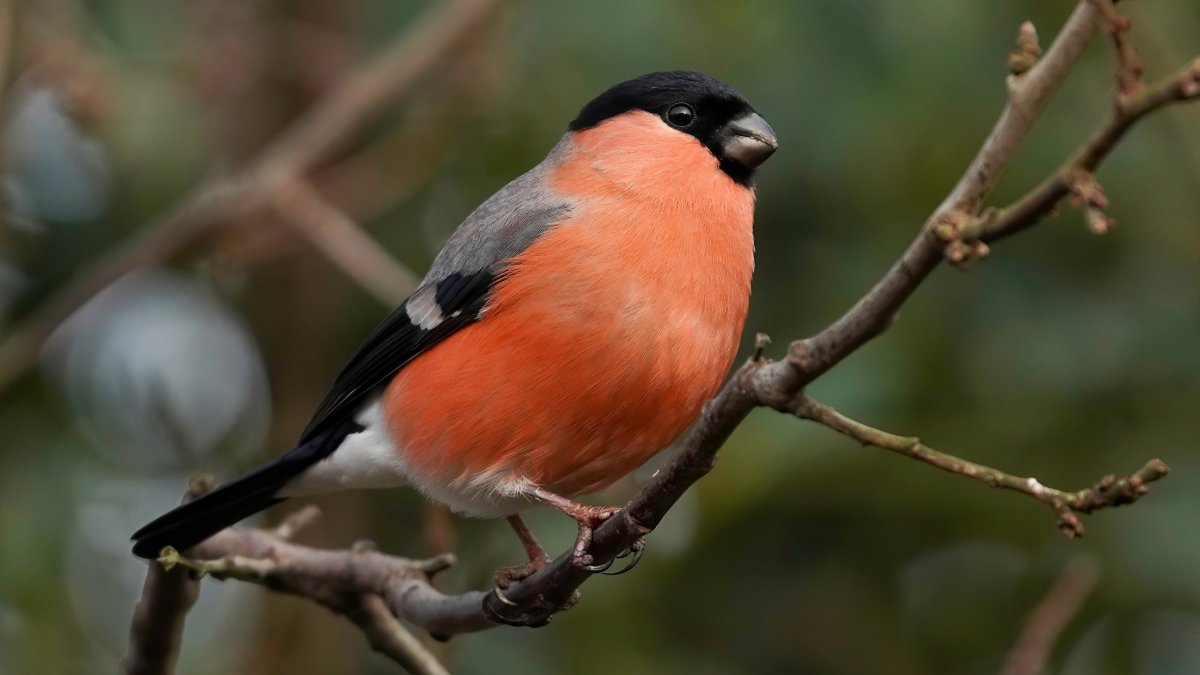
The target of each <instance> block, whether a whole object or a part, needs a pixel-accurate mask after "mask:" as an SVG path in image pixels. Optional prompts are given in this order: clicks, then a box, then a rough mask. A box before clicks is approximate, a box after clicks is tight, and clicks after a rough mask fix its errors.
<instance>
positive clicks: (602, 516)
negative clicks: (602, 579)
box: [530, 487, 646, 574]
mask: <svg viewBox="0 0 1200 675" xmlns="http://www.w3.org/2000/svg"><path fill="white" fill-rule="evenodd" d="M530 495H531V496H532V497H533V498H534V499H536V500H538V501H539V502H541V503H543V504H545V505H547V506H552V507H554V508H556V509H558V510H559V511H561V512H563V513H565V514H566V515H568V516H570V517H571V519H572V520H574V521H575V522H576V523H579V535H578V536H577V537H575V548H574V550H573V554H572V556H571V562H572V563H574V564H575V565H576V566H578V567H582V568H583V569H586V570H588V571H589V572H605V571H606V570H608V568H609V567H610V566H611V565H612V562H611V561H610V562H608V563H606V564H604V565H592V563H593V559H592V556H591V554H589V553H588V552H587V550H588V547H590V546H591V545H592V531H593V530H594V529H595V528H596V527H598V526H599V525H600V523H603V522H604V521H606V520H608V519H609V518H612V517H613V515H614V514H616V513H618V512H619V511H620V510H621V507H620V506H589V505H587V504H580V503H579V502H577V501H574V500H571V499H567V498H566V497H564V496H562V495H560V494H557V493H554V492H551V491H549V490H547V489H545V488H540V487H538V488H534V489H533V491H532V492H531V493H530ZM645 545H646V544H645V542H644V541H643V540H641V539H639V540H637V541H636V542H635V543H634V545H633V546H632V547H631V548H630V551H631V552H634V553H636V554H637V557H636V558H634V561H633V563H632V564H631V565H629V566H628V567H626V568H625V569H623V570H621V572H626V571H628V570H629V569H630V568H632V567H633V565H636V564H637V561H638V559H640V558H641V555H640V554H641V551H642V549H643V548H645ZM627 555H629V553H628V552H625V553H622V554H621V555H619V556H617V557H619V558H623V557H625V556H627ZM619 573H620V572H618V574H619Z"/></svg>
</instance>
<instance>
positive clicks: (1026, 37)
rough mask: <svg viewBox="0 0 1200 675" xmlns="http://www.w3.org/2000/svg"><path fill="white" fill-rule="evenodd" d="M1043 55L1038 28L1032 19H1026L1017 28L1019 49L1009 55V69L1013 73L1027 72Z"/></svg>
mask: <svg viewBox="0 0 1200 675" xmlns="http://www.w3.org/2000/svg"><path fill="white" fill-rule="evenodd" d="M1041 55H1042V46H1041V45H1040V44H1039V43H1038V34H1037V28H1035V27H1034V25H1033V22H1032V21H1026V22H1025V23H1023V24H1021V27H1020V28H1019V29H1017V49H1016V51H1014V52H1012V53H1011V54H1009V55H1008V70H1009V72H1011V73H1012V74H1013V75H1020V74H1022V73H1025V72H1026V71H1028V70H1029V69H1030V68H1033V66H1034V65H1035V64H1036V63H1037V61H1038V58H1040V57H1041Z"/></svg>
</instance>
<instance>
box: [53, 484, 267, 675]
mask: <svg viewBox="0 0 1200 675" xmlns="http://www.w3.org/2000/svg"><path fill="white" fill-rule="evenodd" d="M184 485H186V476H185V474H183V473H177V474H172V475H168V476H165V477H162V478H157V479H152V480H146V479H137V480H115V479H107V478H104V477H97V476H95V475H92V476H89V477H88V483H87V487H86V488H85V489H87V490H88V491H89V492H90V495H89V498H85V500H84V501H83V502H82V505H81V506H80V508H79V511H78V512H77V513H76V518H75V522H74V524H73V526H72V527H70V528H68V529H66V530H64V531H63V534H64V535H65V539H66V557H65V569H64V570H63V572H64V574H63V576H64V580H65V583H66V587H67V595H68V598H69V600H70V604H71V608H72V610H73V611H74V615H75V619H76V621H77V622H78V624H79V627H80V629H81V630H82V631H83V633H84V634H85V635H86V636H87V637H88V639H89V640H90V642H91V643H92V644H91V646H92V648H93V649H92V652H93V654H92V657H91V658H89V659H88V664H87V666H86V670H84V671H83V672H88V673H93V672H95V673H101V672H113V670H114V669H115V668H116V666H117V664H118V663H119V661H120V658H121V657H122V655H123V654H124V653H125V649H126V647H127V643H128V639H129V624H130V621H131V620H132V618H133V608H134V605H135V604H136V603H137V600H138V598H139V597H141V592H142V583H143V582H144V580H145V578H146V565H147V563H145V562H144V561H141V560H137V559H135V558H134V557H133V556H132V555H131V554H130V552H129V534H130V533H131V532H132V531H133V529H134V528H135V527H137V525H141V524H142V523H144V522H146V521H147V520H149V519H150V518H152V517H154V516H156V515H158V514H159V512H160V510H161V508H160V507H161V505H162V504H164V503H178V501H179V498H180V496H181V495H182V494H183V486H184ZM261 597H262V591H261V589H259V588H256V587H254V586H252V585H249V584H234V583H231V584H213V583H206V584H204V592H202V593H201V594H200V599H199V601H198V602H197V603H196V606H195V607H194V608H193V609H192V611H191V612H190V614H189V621H188V625H187V626H188V635H187V637H188V639H187V643H186V645H185V649H184V652H183V654H182V655H181V657H182V658H181V664H180V665H181V667H180V671H181V672H197V673H198V672H204V673H224V672H229V669H230V668H231V667H233V666H234V665H235V664H236V663H237V659H238V657H239V652H240V650H241V649H242V648H243V647H245V646H247V645H248V644H250V643H251V642H252V641H253V640H254V639H255V637H256V636H255V635H254V631H253V630H247V628H250V627H253V626H256V625H258V620H257V618H256V615H257V614H258V612H259V607H260V605H259V603H260V599H261ZM189 657H190V658H189Z"/></svg>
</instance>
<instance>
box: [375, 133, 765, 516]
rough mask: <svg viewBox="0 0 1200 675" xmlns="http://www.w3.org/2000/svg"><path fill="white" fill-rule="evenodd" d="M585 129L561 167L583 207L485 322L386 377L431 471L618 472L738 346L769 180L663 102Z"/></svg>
mask: <svg viewBox="0 0 1200 675" xmlns="http://www.w3.org/2000/svg"><path fill="white" fill-rule="evenodd" d="M571 142H572V143H573V147H569V148H567V149H566V152H565V153H564V154H566V155H567V156H569V157H570V158H571V160H570V161H569V162H567V163H563V164H561V165H558V166H554V167H552V168H551V169H550V172H549V175H548V177H549V179H550V181H551V183H552V185H553V188H554V189H555V190H556V191H558V192H560V193H561V194H563V195H564V196H566V197H568V198H569V199H571V201H572V202H574V203H575V204H578V205H579V207H578V208H577V209H576V210H575V211H574V212H572V214H571V215H570V216H569V217H568V218H567V219H566V220H565V221H564V222H561V223H559V224H557V225H555V226H554V227H552V228H551V229H550V230H549V231H548V232H547V233H546V234H545V235H543V236H542V237H541V238H539V239H538V241H537V242H535V243H534V244H533V245H532V246H530V247H529V248H528V249H526V250H525V251H524V252H522V253H521V254H520V255H518V256H517V257H516V258H515V259H514V260H513V261H512V263H511V264H510V266H509V268H508V271H507V272H506V273H505V274H504V276H503V277H502V279H501V280H500V281H499V283H498V285H497V287H496V290H495V291H494V293H493V295H492V297H491V299H490V300H489V302H488V303H487V305H486V309H485V311H484V317H485V319H484V320H483V321H481V322H479V323H476V324H473V325H471V326H468V327H466V328H464V329H462V330H460V331H459V332H457V333H455V334H454V335H452V336H450V337H449V338H447V339H446V340H445V341H444V342H442V343H441V344H439V345H437V346H436V347H434V348H433V349H431V350H430V351H429V352H427V353H426V354H424V355H422V356H421V358H419V359H417V360H415V361H414V362H413V363H412V364H410V365H409V366H408V367H406V368H405V369H404V370H402V371H401V372H400V373H399V374H398V375H397V376H396V378H395V379H394V380H393V381H392V383H391V384H390V385H389V386H388V388H387V390H386V392H385V394H384V409H385V411H386V422H387V426H388V429H389V431H390V432H391V435H392V438H393V440H394V442H395V444H396V447H397V452H400V453H402V454H403V456H404V459H405V461H406V463H407V464H408V466H409V469H410V471H411V473H412V475H413V477H414V478H416V479H417V481H418V482H419V483H426V484H428V483H437V484H450V485H461V486H465V485H467V484H470V483H472V482H473V481H475V480H476V479H478V478H479V477H480V476H483V475H487V476H488V477H489V479H495V480H501V481H503V480H512V481H519V480H527V481H530V482H532V483H534V484H536V485H540V486H543V487H546V488H548V489H550V490H552V491H554V492H558V493H560V494H566V495H574V494H580V493H583V492H589V491H593V490H597V489H599V488H602V487H605V486H607V485H609V484H611V483H612V482H614V481H615V480H617V479H618V478H620V477H622V476H624V475H625V474H627V473H628V472H630V471H631V470H633V469H634V468H636V467H637V466H639V465H640V464H642V463H643V462H645V461H646V460H647V459H648V458H649V457H650V456H652V455H653V454H654V453H655V452H657V451H658V450H660V449H661V448H662V447H664V446H666V445H667V444H669V443H670V442H671V441H672V440H673V439H674V438H675V437H676V436H678V435H679V434H680V433H681V432H682V431H683V430H684V429H685V428H686V427H687V425H688V424H689V423H690V422H691V421H692V420H694V419H695V418H696V415H697V414H698V413H699V411H700V407H701V406H702V405H703V403H704V401H705V400H706V399H707V398H708V397H709V396H711V395H712V394H713V392H714V391H715V390H716V388H717V387H718V386H719V384H720V382H721V379H722V378H723V376H724V374H725V372H727V370H728V368H729V365H730V364H731V362H732V360H733V358H734V355H735V353H736V351H737V344H738V337H739V335H740V333H741V329H742V323H743V321H744V319H745V316H746V308H747V302H748V298H749V291H750V277H751V273H752V271H753V267H754V259H753V236H752V221H753V208H754V193H753V191H752V190H750V189H747V188H745V187H743V186H741V185H737V184H735V183H734V182H733V181H731V180H730V179H729V177H728V176H726V175H725V174H723V173H722V172H721V171H720V170H719V169H718V167H717V159H716V158H715V157H714V156H713V155H712V153H710V152H709V151H708V149H707V148H705V147H704V146H703V145H702V144H701V143H700V142H698V141H697V140H696V139H695V138H693V137H691V136H688V135H685V134H680V133H678V132H677V131H675V130H673V129H670V128H669V127H667V126H666V125H664V124H663V123H662V122H661V120H660V119H659V118H658V117H657V116H655V115H651V114H650V113H647V112H641V111H638V112H631V113H626V114H624V115H621V116H619V117H616V118H614V119H611V120H609V121H607V122H604V123H602V124H600V125H599V126H597V127H595V128H592V129H588V130H586V131H582V132H579V133H577V134H575V135H574V138H573V139H572V141H571ZM647 184H653V185H655V186H657V189H655V190H645V189H642V188H641V187H640V186H644V185H647Z"/></svg>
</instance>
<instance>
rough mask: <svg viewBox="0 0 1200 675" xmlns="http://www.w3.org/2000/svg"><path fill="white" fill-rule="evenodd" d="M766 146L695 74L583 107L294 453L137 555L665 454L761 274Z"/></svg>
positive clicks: (174, 518) (582, 518) (589, 482)
mask: <svg viewBox="0 0 1200 675" xmlns="http://www.w3.org/2000/svg"><path fill="white" fill-rule="evenodd" d="M776 147H777V143H776V139H775V134H774V132H773V131H772V130H771V127H770V126H769V125H768V124H767V123H766V121H765V120H763V118H762V117H760V116H759V115H758V114H757V113H756V112H755V110H754V108H753V107H751V105H750V104H749V103H748V102H747V101H746V99H744V98H743V97H742V96H741V95H739V94H738V93H737V92H735V91H734V90H733V89H731V88H729V87H728V86H726V85H725V84H723V83H721V82H719V81H717V80H715V79H713V78H711V77H709V76H707V75H703V74H701V73H696V72H690V71H672V72H661V73H652V74H649V75H645V76H642V77H639V78H637V79H634V80H630V81H628V82H623V83H621V84H618V85H616V86H615V87H612V88H611V89H609V90H608V91H605V92H604V93H602V94H601V95H600V96H598V97H596V98H595V99H594V100H592V101H591V102H589V103H588V104H587V105H586V106H584V107H583V109H582V111H580V113H579V116H578V117H576V118H575V120H574V121H573V122H571V124H570V126H569V128H568V131H567V132H566V134H565V135H564V136H563V137H562V139H561V140H559V142H558V144H557V145H555V146H554V148H553V149H552V150H551V151H550V154H549V155H548V156H547V157H546V159H545V160H543V161H542V162H541V163H540V164H538V165H537V166H536V167H534V168H533V169H532V170H530V171H529V172H528V173H526V174H524V175H522V176H521V177H519V178H517V179H516V180H514V181H512V182H511V183H509V184H508V185H506V186H505V187H504V188H502V189H501V190H500V191H499V192H497V193H496V194H494V195H492V197H490V198H489V199H488V200H487V201H485V202H484V203H483V204H482V205H480V206H479V208H477V209H476V210H475V211H474V212H473V213H472V214H471V215H470V216H468V217H467V219H466V220H465V221H464V222H463V223H462V224H461V225H460V226H459V227H458V229H457V230H456V231H455V232H454V234H453V235H452V236H451V237H450V239H449V240H448V241H447V242H446V244H445V246H444V247H443V248H442V250H441V251H440V252H439V253H438V255H437V257H436V258H435V259H434V261H433V265H432V267H431V269H430V270H429V274H428V275H426V277H425V279H424V280H423V281H422V283H421V285H420V286H419V287H418V288H417V290H416V291H415V292H413V294H412V295H411V296H410V297H409V298H408V299H407V300H406V301H405V302H404V304H402V305H401V306H400V307H399V308H397V309H396V310H395V311H394V312H392V313H391V315H389V316H388V317H387V318H386V319H384V320H383V322H382V323H381V324H379V326H378V327H377V328H376V329H375V331H374V332H373V333H371V335H370V336H368V337H367V339H366V341H365V342H364V343H363V344H362V346H360V347H359V349H358V351H357V352H356V353H355V354H354V356H353V357H352V358H351V359H350V362H349V363H348V364H347V365H346V366H345V368H344V369H343V370H342V372H341V374H340V375H338V377H337V379H336V381H335V382H334V383H333V387H332V389H331V390H330V392H329V394H328V395H327V396H326V397H325V400H324V401H323V402H322V403H321V405H320V407H319V408H318V409H317V411H316V414H315V415H314V416H313V418H312V421H311V422H309V424H308V427H307V428H306V429H305V430H304V433H303V434H302V435H301V437H300V442H299V445H297V447H296V448H295V449H293V450H291V451H289V452H287V453H286V454H284V455H283V456H281V457H279V458H278V459H276V460H275V461H273V462H271V463H269V464H267V465H265V466H263V467H261V468H259V469H257V470H255V471H253V472H252V473H249V474H247V475H245V476H243V477H241V478H238V479H237V480H234V481H232V482H230V483H228V484H225V485H222V486H221V487H220V488H218V489H217V490H215V491H213V492H211V493H209V494H208V495H205V496H204V497H201V498H200V499H197V500H195V501H193V502H190V503H187V504H184V505H182V506H180V507H178V508H176V509H175V510H173V511H171V512H169V513H167V514H166V515H163V516H161V517H160V518H158V519H156V520H154V521H153V522H151V523H150V524H148V525H146V526H145V527H143V528H142V529H140V530H138V531H137V533H136V534H134V535H133V540H134V542H135V543H134V546H133V552H134V553H135V554H136V555H138V556H142V557H154V556H157V555H158V554H159V552H160V550H161V549H163V548H164V547H165V546H168V545H169V546H173V547H175V548H176V549H180V550H186V549H187V548H189V547H190V546H193V545H195V544H197V543H199V542H200V541H203V540H204V539H206V538H207V537H209V536H211V535H212V534H214V533H216V532H218V531H220V530H221V529H223V528H225V527H227V526H229V525H232V524H233V523H236V522H237V521H239V520H241V519H243V518H245V517H247V516H249V515H251V514H253V513H255V512H257V511H260V510H262V509H264V508H266V507H268V506H270V505H272V504H274V503H276V502H278V501H280V500H282V499H285V498H288V497H295V496H301V495H312V494H318V493H325V492H331V491H338V490H350V489H358V488H385V487H394V486H401V485H411V486H413V487H415V488H417V489H418V490H420V491H421V492H423V493H425V494H426V495H427V496H428V497H430V498H432V499H434V500H436V501H438V502H441V503H443V504H445V505H447V506H449V507H450V508H451V509H453V510H454V511H457V512H459V513H463V514H466V515H470V516H477V517H485V518H487V517H500V516H507V517H508V519H509V521H510V523H511V524H512V526H513V528H514V529H515V530H516V532H517V534H518V535H519V536H520V538H521V541H522V544H523V545H524V546H525V549H526V551H527V552H528V554H529V558H530V563H528V564H527V565H524V566H520V567H519V568H513V569H514V570H517V571H516V572H514V573H519V574H527V573H528V572H529V571H532V570H533V569H536V568H537V567H539V566H540V565H543V564H545V563H546V562H548V560H549V559H548V558H547V556H546V554H545V552H544V551H542V549H541V547H540V546H538V545H537V543H536V541H535V540H534V539H533V536H532V535H531V534H530V532H529V530H528V529H527V528H526V527H525V525H524V523H523V522H522V521H521V519H520V516H519V515H518V514H519V512H521V511H522V510H524V509H527V508H528V507H530V506H531V505H533V504H536V503H542V504H546V505H549V506H552V507H554V508H556V509H558V510H559V511H561V512H563V513H565V514H566V515H568V516H570V517H571V518H573V519H574V520H575V521H577V522H578V524H579V529H580V538H579V540H578V542H577V543H578V545H577V550H576V553H577V557H578V558H579V559H581V560H584V563H582V564H586V560H587V559H586V558H584V557H583V554H584V551H583V550H582V549H583V548H584V547H585V545H586V542H587V541H589V540H590V533H591V529H592V528H593V527H595V526H596V525H598V524H599V523H601V522H603V521H604V520H605V519H606V518H608V517H609V516H611V515H612V514H613V513H615V512H616V511H617V510H618V509H617V508H615V507H596V506H588V505H584V504H580V503H578V502H576V501H573V499H572V498H573V497H575V496H577V495H580V494H585V493H588V492H593V491H596V490H599V489H601V488H604V487H605V486H607V485H610V484H611V483H613V482H615V481H616V480H618V479H619V478H621V477H622V476H624V475H626V474H627V473H629V472H630V471H632V470H634V469H635V468H637V467H638V466H640V465H641V464H642V463H644V462H645V461H646V460H648V459H649V458H650V457H651V456H653V455H654V454H655V453H656V452H658V451H659V450H660V449H662V448H663V447H665V446H667V445H668V444H670V443H671V442H672V441H673V440H674V439H675V438H676V437H677V436H679V435H680V434H681V433H682V432H683V431H684V430H685V429H686V428H687V426H688V425H689V424H690V423H691V422H692V421H693V420H694V419H695V418H696V417H697V416H698V414H699V412H700V409H701V407H702V406H703V404H704V402H705V401H706V400H707V399H708V398H709V397H710V396H711V395H712V394H713V393H714V392H715V391H716V390H717V388H718V387H719V386H720V384H721V381H722V379H723V378H724V376H725V374H726V372H728V370H729V367H730V366H731V364H732V362H733V358H734V356H735V354H736V352H737V347H738V343H739V338H740V335H741V331H742V324H743V322H744V320H745V317H746V309H747V305H748V302H749V295H750V277H751V274H752V272H753V269H754V240H753V232H752V225H753V219H754V188H753V185H752V176H753V174H754V170H755V168H756V167H758V166H759V165H760V164H761V163H762V162H763V161H765V160H766V159H767V158H768V157H770V156H771V154H772V153H773V152H775V149H776Z"/></svg>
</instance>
